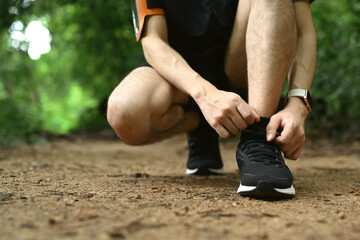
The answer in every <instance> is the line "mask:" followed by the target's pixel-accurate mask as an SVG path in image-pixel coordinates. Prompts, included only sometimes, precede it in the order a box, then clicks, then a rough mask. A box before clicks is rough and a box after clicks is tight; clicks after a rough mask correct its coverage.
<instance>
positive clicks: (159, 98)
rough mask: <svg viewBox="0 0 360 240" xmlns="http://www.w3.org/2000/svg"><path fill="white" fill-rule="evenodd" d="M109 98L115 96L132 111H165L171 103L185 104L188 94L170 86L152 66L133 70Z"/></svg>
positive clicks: (159, 112)
mask: <svg viewBox="0 0 360 240" xmlns="http://www.w3.org/2000/svg"><path fill="white" fill-rule="evenodd" d="M110 98H116V101H118V102H120V103H121V104H120V105H122V106H126V107H128V108H129V110H131V111H132V112H138V111H139V112H142V111H143V112H144V114H145V112H150V113H152V112H153V113H155V114H156V113H158V114H161V113H165V112H166V111H167V110H168V109H169V107H170V106H171V105H173V104H186V102H187V101H188V96H187V95H186V94H185V93H183V92H181V91H180V90H178V89H177V88H175V87H174V86H172V85H171V84H170V83H169V82H168V81H166V80H165V79H164V78H163V77H162V76H161V75H160V74H158V73H157V72H156V71H155V70H154V69H153V68H152V67H148V66H143V67H139V68H137V69H135V70H133V71H132V72H131V73H130V74H129V75H128V76H126V77H125V78H124V79H123V80H122V81H121V82H120V84H119V85H118V86H117V87H116V88H115V90H114V91H113V93H112V94H111V96H110Z"/></svg>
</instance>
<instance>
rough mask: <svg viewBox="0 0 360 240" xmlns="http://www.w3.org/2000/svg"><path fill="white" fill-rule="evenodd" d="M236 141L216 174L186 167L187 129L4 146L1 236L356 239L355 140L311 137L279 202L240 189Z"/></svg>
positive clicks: (359, 202)
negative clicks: (146, 140) (145, 137)
mask: <svg viewBox="0 0 360 240" xmlns="http://www.w3.org/2000/svg"><path fill="white" fill-rule="evenodd" d="M236 145H237V141H235V140H232V141H226V142H222V143H221V150H222V156H223V159H224V164H225V171H226V174H225V175H224V176H214V177H196V176H186V175H185V174H184V172H185V163H186V157H187V148H186V138H185V136H178V137H175V138H172V139H169V140H167V141H164V142H161V143H157V144H154V145H150V146H145V147H130V146H127V145H125V144H123V143H121V142H120V141H119V140H109V139H104V138H89V137H87V138H74V139H71V140H69V139H68V140H65V139H63V140H56V141H51V142H47V143H44V144H38V145H32V146H21V147H16V148H7V149H0V179H1V180H0V226H1V228H0V239H6V240H11V239H36V240H37V239H40V240H42V239H46V240H49V239H108V240H112V239H249V240H252V239H277V240H278V239H309V240H310V239H326V240H331V239H342V240H343V239H353V240H359V239H360V142H353V143H351V144H331V143H329V142H328V141H318V142H308V143H307V145H306V147H305V150H304V152H303V155H302V157H301V159H300V160H298V161H295V162H294V161H287V164H288V165H289V167H290V168H291V170H292V172H293V175H294V186H295V188H296V190H297V195H296V196H295V198H293V199H290V200H282V201H263V200H256V199H251V198H244V197H241V196H239V195H237V194H236V189H237V187H238V184H239V174H238V171H237V166H236V163H235V149H236Z"/></svg>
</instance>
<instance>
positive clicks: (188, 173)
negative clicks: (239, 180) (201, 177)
mask: <svg viewBox="0 0 360 240" xmlns="http://www.w3.org/2000/svg"><path fill="white" fill-rule="evenodd" d="M198 171H199V169H198V168H195V169H188V168H187V169H186V174H187V175H194V174H196V173H197V172H198ZM208 171H209V172H211V173H215V174H220V175H221V174H224V168H219V169H215V168H208Z"/></svg>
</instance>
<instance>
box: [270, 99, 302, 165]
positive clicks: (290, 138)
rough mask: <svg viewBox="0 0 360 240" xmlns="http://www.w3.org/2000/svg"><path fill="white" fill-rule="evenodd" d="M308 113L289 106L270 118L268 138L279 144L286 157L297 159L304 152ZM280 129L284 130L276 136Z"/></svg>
mask: <svg viewBox="0 0 360 240" xmlns="http://www.w3.org/2000/svg"><path fill="white" fill-rule="evenodd" d="M301 104H303V103H301ZM304 114H305V117H304ZM306 115H307V113H305V112H301V111H297V110H296V108H294V107H287V108H285V109H284V110H282V111H280V112H278V113H277V114H275V115H273V116H272V117H271V119H270V123H269V124H268V126H267V128H266V135H267V140H268V141H269V142H271V141H274V142H275V143H276V144H278V145H279V146H280V149H281V151H283V152H284V155H285V157H286V158H289V159H292V160H296V159H298V158H299V156H300V154H301V152H302V149H303V147H304V144H305V118H306ZM278 129H282V132H281V135H280V136H278V137H276V132H277V130H278ZM275 137H276V138H275Z"/></svg>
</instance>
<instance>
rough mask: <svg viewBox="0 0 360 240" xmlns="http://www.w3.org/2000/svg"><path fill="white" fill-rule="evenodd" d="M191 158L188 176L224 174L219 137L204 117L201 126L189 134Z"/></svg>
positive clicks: (188, 164) (188, 165)
mask: <svg viewBox="0 0 360 240" xmlns="http://www.w3.org/2000/svg"><path fill="white" fill-rule="evenodd" d="M187 139H188V144H189V158H188V162H187V165H186V167H187V168H186V174H188V175H205V176H207V175H220V174H224V169H223V163H222V160H221V156H220V149H219V135H218V134H217V133H216V131H215V130H214V129H213V128H212V127H210V125H209V124H208V123H207V122H206V120H205V119H204V118H203V117H202V118H201V120H200V124H199V126H198V127H197V128H196V129H195V130H194V131H192V132H190V133H188V134H187Z"/></svg>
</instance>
